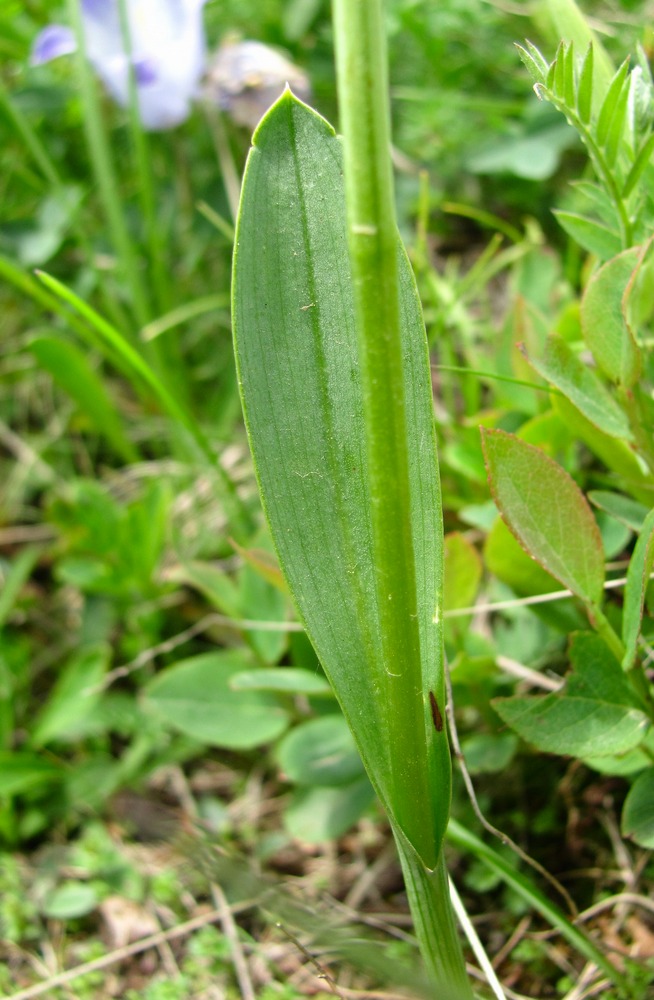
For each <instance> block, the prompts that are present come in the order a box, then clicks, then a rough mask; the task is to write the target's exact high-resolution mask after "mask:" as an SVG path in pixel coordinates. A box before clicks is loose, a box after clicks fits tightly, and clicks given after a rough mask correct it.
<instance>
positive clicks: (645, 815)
mask: <svg viewBox="0 0 654 1000" xmlns="http://www.w3.org/2000/svg"><path fill="white" fill-rule="evenodd" d="M622 835H623V837H631V838H632V840H635V841H636V843H637V844H640V845H641V847H647V848H649V849H650V850H654V767H648V768H647V770H646V771H643V773H642V774H640V775H639V776H638V777H637V778H636V780H635V782H634V783H633V785H632V786H631V788H630V789H629V792H628V794H627V798H626V799H625V802H624V806H623V808H622Z"/></svg>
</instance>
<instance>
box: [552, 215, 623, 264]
mask: <svg viewBox="0 0 654 1000" xmlns="http://www.w3.org/2000/svg"><path fill="white" fill-rule="evenodd" d="M553 213H554V215H555V216H556V218H557V221H558V222H559V223H560V225H561V227H562V228H563V229H564V230H565V231H566V233H567V234H568V236H571V237H572V239H573V240H576V242H577V243H579V244H580V245H581V246H582V247H583V248H584V250H588V252H589V253H594V254H597V256H598V257H599V258H600V260H609V258H610V257H614V256H615V255H616V254H617V253H620V251H621V249H622V242H621V240H620V236H619V234H618V233H617V232H615V230H613V229H609V227H608V226H604V225H602V223H601V222H597V221H596V220H595V219H589V218H588V216H585V215H579V214H578V213H577V212H567V211H564V210H563V209H560V208H557V209H554V210H553Z"/></svg>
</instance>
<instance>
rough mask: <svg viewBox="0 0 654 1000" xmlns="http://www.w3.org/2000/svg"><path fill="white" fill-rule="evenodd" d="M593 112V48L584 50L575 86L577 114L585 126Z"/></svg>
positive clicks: (590, 46) (589, 47)
mask: <svg viewBox="0 0 654 1000" xmlns="http://www.w3.org/2000/svg"><path fill="white" fill-rule="evenodd" d="M592 110H593V46H592V43H591V44H590V45H589V46H588V49H587V50H586V55H585V56H584V61H583V63H582V64H581V70H580V72H579V82H578V84H577V112H578V114H579V117H580V118H581V120H582V122H583V123H584V124H585V125H587V124H588V122H589V121H590V117H591V114H592Z"/></svg>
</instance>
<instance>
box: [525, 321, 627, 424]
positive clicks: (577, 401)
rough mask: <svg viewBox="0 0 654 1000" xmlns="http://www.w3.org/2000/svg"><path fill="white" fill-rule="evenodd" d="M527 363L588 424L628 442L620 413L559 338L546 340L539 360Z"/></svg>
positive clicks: (530, 360) (608, 394)
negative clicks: (585, 419) (558, 391)
mask: <svg viewBox="0 0 654 1000" xmlns="http://www.w3.org/2000/svg"><path fill="white" fill-rule="evenodd" d="M528 360H529V363H530V365H531V366H532V368H533V369H534V370H535V371H537V372H538V374H539V375H542V377H543V378H545V379H547V380H548V382H551V383H552V385H554V386H556V388H557V389H560V391H561V392H562V393H563V394H564V395H565V396H567V397H568V399H569V400H570V402H571V403H574V405H575V406H576V407H577V409H578V410H580V411H581V412H582V413H583V415H584V416H585V417H587V419H588V420H590V422H591V423H592V424H594V425H595V426H596V427H599V429H600V430H602V431H604V433H605V434H609V435H610V436H611V437H617V438H623V439H624V440H625V441H629V440H631V437H632V435H631V430H630V428H629V421H628V420H627V417H626V416H625V413H624V410H622V408H621V407H620V406H619V404H618V403H617V402H616V401H615V399H614V398H613V396H612V395H611V393H610V392H609V391H608V389H607V388H606V386H605V385H604V384H603V383H602V382H601V381H600V380H599V378H598V377H597V375H596V374H595V373H594V372H593V371H592V369H590V368H589V367H588V366H587V365H585V364H584V363H583V362H582V361H580V360H579V358H578V357H577V356H576V355H575V354H574V353H573V352H572V350H571V349H570V347H568V345H567V344H566V342H565V341H564V340H563V339H562V338H561V337H557V336H551V337H548V338H547V341H546V343H545V351H544V354H543V357H542V359H538V358H532V357H530V358H529V359H528Z"/></svg>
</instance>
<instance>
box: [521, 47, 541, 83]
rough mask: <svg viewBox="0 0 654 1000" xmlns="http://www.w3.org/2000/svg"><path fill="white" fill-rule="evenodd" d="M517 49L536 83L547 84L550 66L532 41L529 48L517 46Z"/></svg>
mask: <svg viewBox="0 0 654 1000" xmlns="http://www.w3.org/2000/svg"><path fill="white" fill-rule="evenodd" d="M516 49H517V50H518V55H519V56H520V58H521V59H522V62H523V63H524V65H525V66H526V68H527V72H528V73H529V75H530V76H531V78H532V80H533V81H534V83H545V80H546V79H547V71H548V69H549V64H548V62H547V60H546V59H545V57H544V56H543V54H542V53H541V52H540V51H539V50H538V49H537V48H536V46H535V45H532V43H531V42H530V41H527V48H524V47H523V46H522V45H517V44H516Z"/></svg>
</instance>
